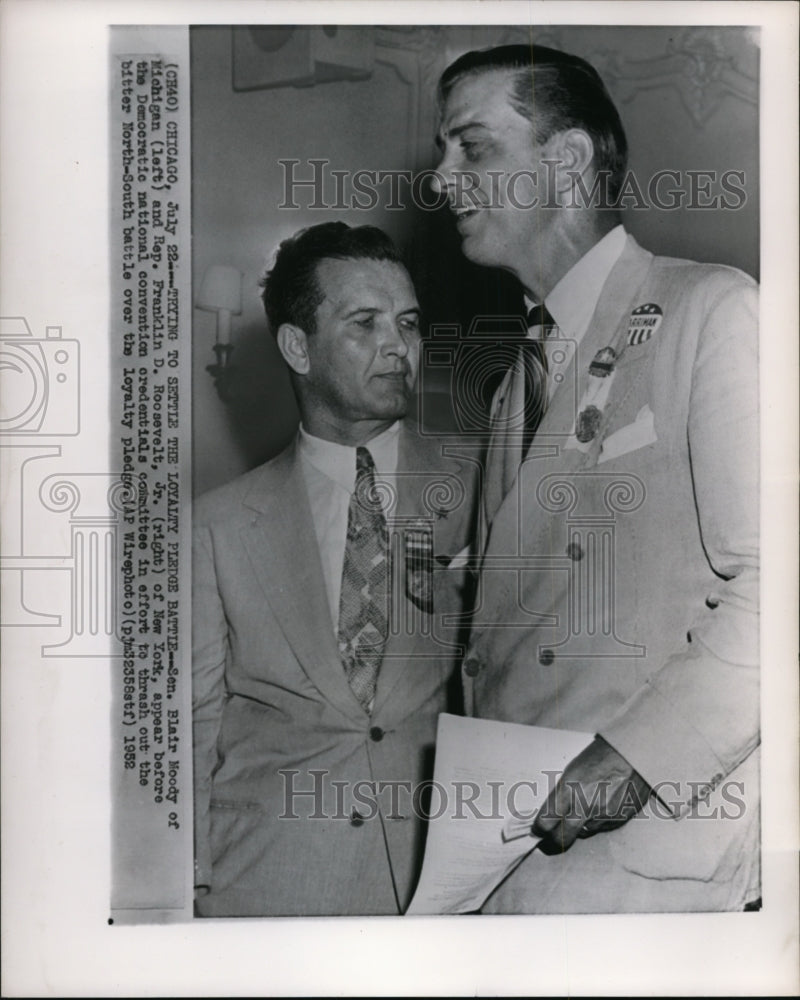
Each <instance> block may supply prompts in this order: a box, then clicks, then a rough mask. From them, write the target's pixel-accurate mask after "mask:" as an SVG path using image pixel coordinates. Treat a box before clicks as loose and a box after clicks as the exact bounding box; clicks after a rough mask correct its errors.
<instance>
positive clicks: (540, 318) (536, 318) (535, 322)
mask: <svg viewBox="0 0 800 1000" xmlns="http://www.w3.org/2000/svg"><path fill="white" fill-rule="evenodd" d="M555 325H556V321H555V320H554V319H553V317H552V316H551V315H550V313H549V312H548V311H547V306H546V305H545V304H544V302H539V303H538V304H537V305H535V306H533V308H532V309H531V310H530V312H529V313H528V329H529V330H530V329H531V328H532V327H535V326H555Z"/></svg>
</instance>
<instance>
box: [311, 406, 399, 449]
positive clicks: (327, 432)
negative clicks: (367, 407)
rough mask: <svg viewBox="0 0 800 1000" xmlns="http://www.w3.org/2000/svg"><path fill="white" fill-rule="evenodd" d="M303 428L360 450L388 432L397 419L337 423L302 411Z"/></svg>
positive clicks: (326, 438) (325, 438) (312, 433)
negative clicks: (362, 446)
mask: <svg viewBox="0 0 800 1000" xmlns="http://www.w3.org/2000/svg"><path fill="white" fill-rule="evenodd" d="M301 419H302V422H303V428H304V430H305V431H306V432H307V433H308V434H311V435H312V436H313V437H316V438H321V439H322V440H323V441H332V442H333V443H334V444H341V445H345V446H346V447H348V448H358V447H360V446H361V445H365V444H368V443H369V442H370V441H372V439H373V438H376V437H377V436H378V435H379V434H382V433H383V432H384V431H386V430H388V429H389V428H390V427H391V426H392V424H394V423H395V422H396V420H395V419H390V420H359V421H354V422H346V421H335V420H332V419H330V418H323V417H319V416H317V415H315V414H310V413H303V412H302V410H301Z"/></svg>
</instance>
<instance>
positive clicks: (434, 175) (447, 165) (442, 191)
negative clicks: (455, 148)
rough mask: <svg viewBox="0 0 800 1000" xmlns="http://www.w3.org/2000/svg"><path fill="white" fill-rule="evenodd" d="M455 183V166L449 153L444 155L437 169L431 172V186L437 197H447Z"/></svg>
mask: <svg viewBox="0 0 800 1000" xmlns="http://www.w3.org/2000/svg"><path fill="white" fill-rule="evenodd" d="M453 183H454V180H453V165H452V162H451V157H450V154H449V153H446V152H445V153H443V154H442V158H441V160H440V161H439V164H438V166H437V167H435V168H434V170H433V171H432V172H431V175H430V185H431V190H432V191H433V193H434V194H435V195H446V194H447V193H448V191H449V190H450V188H451V187H452V185H453Z"/></svg>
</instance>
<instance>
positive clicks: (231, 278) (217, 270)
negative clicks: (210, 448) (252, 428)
mask: <svg viewBox="0 0 800 1000" xmlns="http://www.w3.org/2000/svg"><path fill="white" fill-rule="evenodd" d="M196 305H197V308H198V309H205V310H206V311H207V312H214V313H216V314H217V339H216V343H215V344H214V348H213V349H214V354H215V355H216V358H217V360H216V362H215V363H214V364H213V365H206V371H207V372H208V373H209V375H211V377H212V378H213V379H214V384H215V386H216V389H217V392H218V393H219V395H220V397H221V398H222V399H224V398H225V388H226V387H225V384H224V380H225V376H226V374H227V373H228V372H229V371H230V367H231V365H230V359H231V354H232V353H233V344H231V342H230V339H231V316H240V315H241V312H242V272H241V271H240V270H239V269H238V268H235V267H230V266H229V265H227V264H212V265H211V266H210V267H209V268H208V270H207V271H206V273H205V277H204V278H203V284H202V285H201V286H200V294H199V295H198V296H197V303H196Z"/></svg>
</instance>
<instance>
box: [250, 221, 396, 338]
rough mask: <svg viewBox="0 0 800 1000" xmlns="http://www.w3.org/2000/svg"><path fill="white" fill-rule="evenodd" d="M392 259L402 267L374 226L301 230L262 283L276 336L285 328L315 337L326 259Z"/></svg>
mask: <svg viewBox="0 0 800 1000" xmlns="http://www.w3.org/2000/svg"><path fill="white" fill-rule="evenodd" d="M330 259H332V260H365V259H366V260H388V261H392V263H395V264H401V265H402V264H403V260H402V257H401V256H400V253H399V251H398V249H397V247H396V246H395V245H394V243H393V242H392V241H391V239H390V238H389V237H388V236H387V235H386V233H384V232H383V230H381V229H378V228H377V227H375V226H353V227H351V226H348V225H347V223H345V222H322V223H320V224H319V225H316V226H309V227H308V228H307V229H301V230H300V231H299V232H298V233H295V234H294V236H290V237H289V238H288V239H286V240H284V241H283V242H282V243H281V245H280V246H279V247H278V251H277V254H276V255H275V263H274V265H273V267H272V269H271V270H269V271H267V273H266V275H265V276H264V277H263V278H262V280H261V283H260V284H261V287H262V288H263V292H262V296H261V297H262V299H263V302H264V309H265V312H266V314H267V321H268V322H269V326H270V329H271V331H272V333H273V335H276V334H277V332H278V327H280V325H281V324H282V323H293V324H294V325H295V326H298V327H300V329H301V330H303V331H304V332H305V333H307V334H312V333H315V332H316V312H317V307H318V306H319V305H320V303H321V302H322V300H323V298H324V293H323V291H322V289H321V288H320V287H319V281H318V280H317V266H318V264H319V263H320V261H323V260H330Z"/></svg>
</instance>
